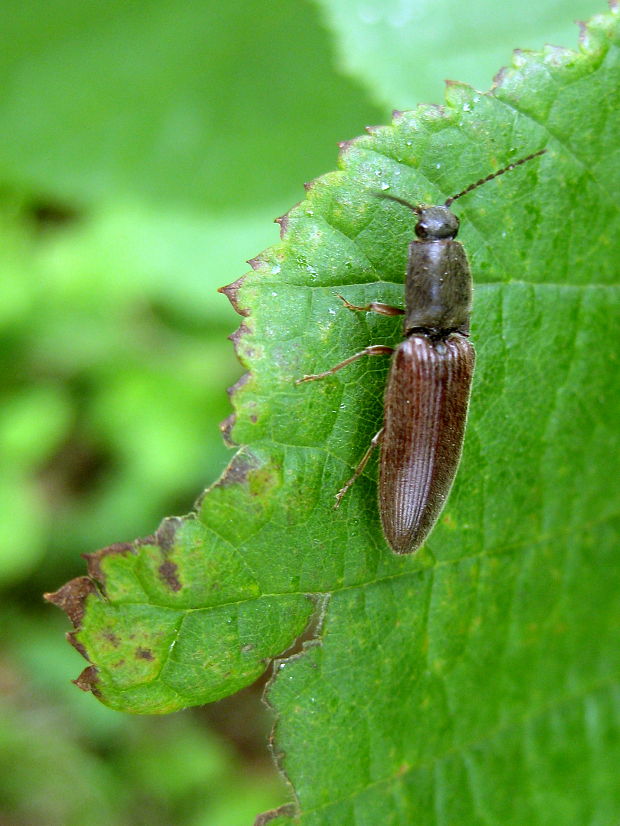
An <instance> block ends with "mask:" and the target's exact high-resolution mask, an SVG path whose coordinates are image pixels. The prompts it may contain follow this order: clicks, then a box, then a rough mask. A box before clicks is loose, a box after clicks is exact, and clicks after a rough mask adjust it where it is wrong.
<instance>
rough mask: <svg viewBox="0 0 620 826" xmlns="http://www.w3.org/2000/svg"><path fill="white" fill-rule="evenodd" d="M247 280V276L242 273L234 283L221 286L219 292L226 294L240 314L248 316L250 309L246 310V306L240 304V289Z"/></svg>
mask: <svg viewBox="0 0 620 826" xmlns="http://www.w3.org/2000/svg"><path fill="white" fill-rule="evenodd" d="M244 280H245V276H244V275H242V276H241V278H238V279H237V280H236V281H233V282H232V284H227V285H226V286H225V287H220V288H219V290H218V293H222V295H225V296H226V298H227V299H228V300H229V301H230V303H231V304H232V306H233V309H234V311H235V312H236V313H238V314H239V315H244V316H248V315H250V312H249V310H246V309H245V308H244V307H241V306H240V305H239V301H238V298H239V290H240V288H241V286H242V284H243V282H244Z"/></svg>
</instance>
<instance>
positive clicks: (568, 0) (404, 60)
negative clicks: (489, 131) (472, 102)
mask: <svg viewBox="0 0 620 826" xmlns="http://www.w3.org/2000/svg"><path fill="white" fill-rule="evenodd" d="M315 2H316V3H317V5H318V6H319V8H321V9H322V11H323V18H324V20H325V23H326V25H327V26H329V28H330V30H331V31H332V32H333V34H334V42H335V44H336V48H337V52H338V57H339V60H340V63H341V65H342V67H343V69H344V70H345V71H346V72H348V73H349V74H350V75H351V76H352V77H354V78H355V79H356V80H358V81H360V82H361V83H363V84H364V85H365V86H366V88H367V89H368V91H369V92H370V94H371V95H372V96H373V97H374V99H375V100H376V101H378V102H379V103H382V104H385V105H387V106H391V107H392V108H394V107H396V108H398V109H406V108H409V107H412V106H416V105H417V104H418V103H419V102H420V101H432V100H437V99H438V98H439V97H440V96H441V95H442V94H443V90H442V85H443V81H444V78H458V79H459V80H460V81H463V82H465V83H469V84H471V85H472V86H474V87H475V88H476V89H486V88H487V86H488V85H489V79H490V78H491V77H493V75H494V74H495V72H496V71H497V67H498V66H502V65H504V64H505V63H506V61H507V59H508V56H509V55H510V53H511V51H512V49H513V48H514V47H515V44H518V45H519V47H520V48H521V49H525V48H530V49H534V48H539V47H540V45H541V43H543V42H544V43H552V44H559V43H567V42H570V41H572V39H573V22H572V21H573V20H575V19H577V20H587V19H588V17H590V16H591V15H592V14H595V13H596V12H598V11H600V8H601V4H600V3H598V2H596V0H538V2H535V0H524V2H521V3H519V5H518V6H512V5H510V4H508V3H501V4H499V3H495V2H493V0H480V2H475V3H468V4H467V6H466V7H465V6H463V4H462V3H459V2H458V0H448V1H447V2H446V0H444V2H443V3H441V4H440V5H438V4H436V3H428V2H426V0H385V2H382V3H380V4H379V3H374V2H369V0H315Z"/></svg>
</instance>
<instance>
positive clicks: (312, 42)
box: [0, 0, 563, 826]
mask: <svg viewBox="0 0 620 826" xmlns="http://www.w3.org/2000/svg"><path fill="white" fill-rule="evenodd" d="M379 5H380V4H379V3H378V2H375V0H370V2H369V4H368V6H369V8H370V7H373V6H376V7H377V8H378V7H379ZM482 5H483V4H481V6H482ZM1 15H2V27H1V29H0V43H1V48H0V77H1V79H2V83H1V89H2V93H1V96H0V134H1V135H2V140H1V141H0V296H1V300H0V340H1V344H2V346H1V348H0V367H1V383H0V461H1V465H2V475H1V477H0V588H2V590H3V594H2V608H1V609H0V619H1V620H2V627H3V630H4V636H5V637H6V642H5V644H4V645H3V648H2V651H0V684H1V687H2V689H3V691H2V693H3V695H4V699H3V700H2V708H1V709H0V719H2V725H1V727H0V754H1V755H2V758H1V760H2V762H1V764H0V765H1V767H2V769H3V771H2V772H1V773H0V820H2V822H7V823H10V824H12V825H13V824H16V825H17V826H18V825H19V824H29V823H33V822H37V823H45V824H46V826H55V825H56V824H62V826H68V825H70V824H73V823H80V824H85V826H90V824H93V825H94V824H99V823H106V824H116V823H119V824H121V823H123V824H124V823H132V824H139V823H147V822H148V823H150V824H158V823H161V824H170V823H172V822H174V823H175V824H186V823H187V824H217V826H226V824H228V823H230V824H231V826H232V824H239V823H243V822H248V821H249V819H250V817H251V814H252V813H255V812H256V811H260V809H262V808H267V807H268V806H269V805H272V804H275V803H276V802H277V801H278V800H279V799H281V797H282V794H281V792H279V791H278V789H279V787H278V785H277V783H278V781H277V779H276V776H275V771H273V770H272V772H271V774H270V775H269V777H268V778H267V779H265V774H264V772H265V763H264V761H265V760H266V757H267V755H266V749H264V750H263V753H262V760H263V762H262V763H261V762H260V761H258V762H257V763H256V765H255V766H252V765H250V767H249V768H248V765H247V764H246V765H245V768H244V769H242V768H241V765H242V764H241V762H240V753H239V751H238V750H237V751H235V749H234V747H228V746H224V745H223V744H222V743H221V741H220V739H219V738H218V736H217V735H214V734H211V733H209V732H208V731H207V730H206V729H205V727H204V726H203V725H201V724H200V720H199V719H198V718H197V717H196V715H195V714H194V715H191V714H189V713H188V714H183V715H177V716H175V717H172V718H170V719H168V720H166V721H163V720H148V719H147V720H145V719H140V720H137V719H134V718H128V717H122V716H120V715H117V714H114V713H112V712H109V711H108V710H106V709H104V708H102V707H100V706H99V705H98V704H97V703H95V702H93V700H92V698H91V697H88V696H86V695H82V694H81V693H80V692H78V691H77V689H75V688H74V687H73V686H71V685H69V684H68V683H67V675H68V674H71V673H75V672H76V670H77V669H78V668H79V667H80V665H81V661H80V658H79V657H78V655H77V654H76V653H75V652H74V651H72V650H70V649H69V648H68V646H66V644H65V643H64V642H63V640H62V635H61V630H62V629H63V628H65V627H66V625H65V623H63V621H62V619H61V618H60V617H56V616H55V614H54V616H53V617H52V613H53V612H52V611H51V610H50V609H49V608H47V609H44V608H42V606H41V602H40V592H41V591H43V590H47V589H50V588H53V587H55V586H56V585H59V584H60V583H61V582H62V581H63V580H65V579H67V578H69V577H71V576H75V575H79V574H81V573H83V562H82V560H81V559H80V557H79V554H80V553H82V552H86V551H90V550H93V549H94V548H96V547H100V546H102V545H105V544H108V543H110V542H114V541H122V540H126V539H131V538H133V537H135V536H139V535H142V534H145V533H148V532H150V531H152V530H153V529H154V528H155V527H156V525H157V524H158V522H159V520H160V519H161V517H163V516H164V515H166V514H168V513H183V512H186V511H188V510H189V509H190V507H191V505H192V502H193V500H194V499H195V498H196V496H197V495H198V494H199V492H200V491H201V489H202V488H203V487H204V486H205V485H206V484H209V483H210V482H212V481H213V480H214V479H215V478H216V477H217V476H218V475H219V473H220V472H221V470H222V468H223V466H224V464H225V462H226V461H227V457H228V455H229V454H228V452H227V450H226V449H225V448H224V446H223V444H222V441H221V438H220V435H219V432H218V428H217V424H218V422H219V421H220V420H221V419H223V418H224V417H225V416H226V415H228V413H229V412H230V411H229V405H228V401H227V399H226V395H225V393H224V388H225V387H226V386H227V385H228V384H231V383H232V382H233V381H234V380H235V379H236V378H237V376H238V374H239V368H238V365H237V364H236V362H235V360H234V356H233V353H232V347H231V346H230V344H229V342H227V341H226V335H228V334H229V333H230V332H231V331H232V330H233V329H234V328H235V327H236V326H237V323H238V319H237V318H236V317H235V316H234V314H233V313H232V310H231V309H230V307H229V306H228V302H227V301H226V300H225V299H224V298H223V297H221V296H217V295H216V293H215V289H216V287H218V286H220V285H222V284H225V283H228V282H229V281H231V280H233V279H234V278H236V277H238V276H239V275H241V274H242V273H243V271H244V269H245V267H244V264H243V261H244V260H245V259H246V258H248V257H250V256H253V255H255V254H256V253H257V252H258V251H259V250H260V249H262V248H263V247H265V246H267V245H268V244H270V243H272V242H273V241H274V239H275V238H276V229H275V227H273V225H272V224H271V221H272V220H273V218H274V217H275V216H276V215H278V214H280V213H282V212H284V211H285V210H286V209H287V208H288V207H289V206H290V205H291V203H293V202H294V201H296V200H299V198H300V197H301V194H302V189H301V184H302V182H303V181H304V180H309V179H311V178H313V177H315V176H316V175H318V174H320V173H322V172H324V171H326V170H328V169H329V168H331V167H332V166H333V165H334V161H335V155H336V147H335V144H336V142H337V141H338V140H342V139H346V138H349V137H352V136H354V135H355V134H358V133H359V132H360V131H361V130H362V128H363V126H364V124H366V123H376V122H381V121H386V120H387V118H388V107H387V106H380V107H379V106H377V104H376V103H374V102H373V100H375V99H376V98H377V95H376V91H375V90H374V89H372V88H371V86H366V85H365V84H366V83H367V78H365V77H364V73H360V76H359V79H358V80H356V79H355V77H353V78H349V77H345V76H344V75H343V74H342V73H341V71H340V70H339V68H338V67H337V63H336V59H335V53H336V51H338V52H341V50H342V48H343V47H346V43H344V40H342V38H341V35H340V33H339V31H338V27H337V26H336V27H335V28H334V31H333V32H332V33H331V35H330V33H329V32H328V31H327V30H326V29H324V28H323V24H322V22H321V18H320V15H319V10H318V9H317V8H316V7H315V6H314V5H313V4H312V3H311V2H304V1H303V0H292V1H291V2H289V3H285V4H282V3H279V4H267V3H261V2H258V0H242V2H239V3H235V4H227V5H223V4H219V3H213V2H210V3H205V4H202V5H201V4H191V3H183V2H181V0H156V2H150V3H145V2H129V3H128V2H125V0H111V2H107V3H104V4H101V3H95V2H93V1H92V0H87V1H86V2H78V0H54V1H53V2H51V3H50V2H43V0H25V2H24V0H20V2H18V0H7V2H5V3H4V4H3V8H2V12H1ZM562 17H563V16H562ZM558 18H560V13H559V12H558V13H557V14H556V20H557V19H558ZM438 19H439V20H441V18H438ZM510 38H511V32H510V31H509V30H507V29H504V30H498V32H497V39H498V42H500V43H505V44H506V48H505V54H506V60H507V59H508V56H509V50H510V48H511V47H512V46H515V45H519V44H518V43H512V41H511V40H510ZM545 39H546V36H545V32H541V33H540V37H538V38H537V39H536V43H532V44H529V45H540V43H541V42H543V41H544V40H545ZM343 44H344V46H343ZM453 71H454V72H456V69H453ZM489 80H490V78H489ZM411 88H412V90H415V86H414V78H412V87H411ZM412 94H414V97H415V91H413V92H412ZM387 97H388V95H387V94H386V95H384V98H387ZM401 104H402V101H399V100H398V99H395V100H394V101H393V105H395V106H399V105H401ZM43 612H45V613H43ZM70 658H71V659H70ZM76 663H77V665H76ZM226 714H227V715H228V716H229V717H230V718H234V716H235V714H236V712H235V709H234V707H233V706H228V707H227V711H226ZM265 727H266V723H265V724H264V725H262V727H261V726H260V725H259V727H258V731H259V735H258V736H259V737H263V736H264V732H265V730H266V728H265ZM233 739H234V740H235V742H236V743H237V745H238V740H237V739H236V738H233ZM16 767H19V771H17V770H16ZM243 772H245V773H246V779H245V780H243V782H242V781H241V779H240V778H241V776H242V773H243ZM240 783H242V785H241V786H240V785H239V784H240ZM235 784H236V785H235Z"/></svg>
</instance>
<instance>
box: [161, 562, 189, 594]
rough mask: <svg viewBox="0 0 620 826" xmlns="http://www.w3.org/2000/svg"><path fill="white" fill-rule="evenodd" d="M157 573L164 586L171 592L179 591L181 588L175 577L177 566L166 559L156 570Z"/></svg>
mask: <svg viewBox="0 0 620 826" xmlns="http://www.w3.org/2000/svg"><path fill="white" fill-rule="evenodd" d="M157 570H158V571H159V575H160V577H161V578H162V579H163V581H164V582H165V583H166V585H167V586H168V587H169V588H170V590H171V591H180V590H181V588H182V587H183V586H182V585H181V583H180V581H179V578H178V577H177V570H178V567H177V564H176V563H175V562H171V561H170V560H169V559H167V560H166V561H165V562H162V564H161V565H160V566H159V568H158V569H157Z"/></svg>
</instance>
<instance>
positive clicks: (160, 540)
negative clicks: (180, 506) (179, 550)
mask: <svg viewBox="0 0 620 826" xmlns="http://www.w3.org/2000/svg"><path fill="white" fill-rule="evenodd" d="M182 524H183V520H182V519H180V518H179V517H178V516H171V517H169V518H168V519H164V520H163V522H162V523H161V525H160V526H159V528H157V532H156V533H155V539H156V541H157V544H158V545H159V547H160V548H161V549H162V551H171V550H172V549H173V547H174V543H175V542H176V538H177V531H178V530H179V528H180V527H181V525H182Z"/></svg>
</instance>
